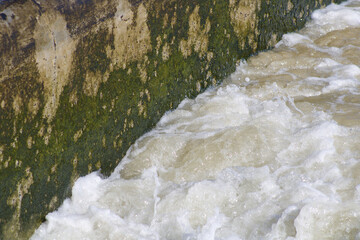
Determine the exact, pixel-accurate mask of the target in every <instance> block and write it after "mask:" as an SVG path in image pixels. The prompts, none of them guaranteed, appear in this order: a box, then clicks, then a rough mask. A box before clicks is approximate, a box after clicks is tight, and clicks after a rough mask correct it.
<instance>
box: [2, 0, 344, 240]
mask: <svg viewBox="0 0 360 240" xmlns="http://www.w3.org/2000/svg"><path fill="white" fill-rule="evenodd" d="M340 1H341V0H337V1H336V2H340ZM329 3H331V1H330V0H67V1H66V0H9V1H6V0H5V1H1V2H0V183H1V184H0V188H1V189H0V190H1V191H0V194H1V195H0V229H1V230H0V239H4V240H5V239H26V238H28V237H29V236H30V235H31V234H32V233H33V231H34V229H35V228H36V227H38V226H39V224H40V223H41V222H42V221H43V220H44V218H45V215H46V214H47V213H48V212H49V211H52V210H55V209H56V208H57V207H58V206H59V205H60V204H61V202H62V201H63V200H64V199H65V198H66V197H69V194H70V193H71V186H72V184H73V182H74V181H75V180H76V179H77V178H78V177H80V176H83V175H86V174H87V173H89V172H91V171H96V170H99V169H101V172H102V173H103V174H104V176H106V175H108V174H110V173H111V171H112V170H113V169H114V167H115V166H116V165H117V164H118V163H119V162H120V160H121V159H122V157H123V156H124V154H125V153H126V151H127V149H128V148H129V146H130V145H131V144H132V143H134V141H135V140H136V139H137V138H138V137H139V136H141V135H142V134H143V133H145V132H146V131H148V130H149V129H151V128H152V127H153V126H154V125H155V124H156V122H157V121H158V120H159V119H160V117H161V116H162V115H163V114H164V113H165V112H166V111H168V110H170V109H174V108H175V107H176V106H177V105H178V104H179V102H180V101H181V100H182V99H184V98H185V97H190V98H192V97H194V96H196V95H197V94H198V93H200V92H202V91H203V90H204V89H205V88H206V87H208V86H211V85H216V84H218V83H219V82H220V81H221V80H222V79H223V78H224V77H226V76H228V75H229V74H230V73H231V72H233V71H234V70H235V66H236V62H238V61H239V60H240V59H243V58H247V57H249V56H250V55H251V54H254V53H256V52H258V51H262V50H265V49H269V48H271V47H272V46H274V44H275V43H276V42H277V41H278V40H279V39H280V38H281V36H282V34H284V33H286V32H289V31H294V30H297V29H299V28H300V27H302V26H304V23H305V21H306V20H307V19H308V18H309V16H310V13H311V11H313V10H314V9H316V8H319V7H321V6H325V5H327V4H329Z"/></svg>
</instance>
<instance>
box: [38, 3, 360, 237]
mask: <svg viewBox="0 0 360 240" xmlns="http://www.w3.org/2000/svg"><path fill="white" fill-rule="evenodd" d="M46 219H47V221H46V222H45V223H44V224H43V225H42V226H41V227H40V228H39V229H38V230H37V231H36V232H35V234H34V235H33V237H32V240H37V239H67V240H68V239H203V240H211V239H232V240H235V239H288V240H290V239H305V240H310V239H317V240H318V239H341V240H343V239H360V1H359V0H357V1H348V2H346V3H345V4H343V5H330V6H329V7H327V8H325V9H321V10H318V11H316V12H314V14H313V15H312V21H311V22H309V23H308V24H307V25H306V28H305V29H303V30H301V31H300V32H298V33H291V34H287V35H285V36H284V37H283V39H282V41H280V42H279V43H278V44H277V45H276V47H275V49H273V50H272V51H268V52H263V53H260V54H259V55H257V56H255V57H252V58H250V59H249V60H248V61H247V62H245V61H244V62H242V63H241V64H239V66H238V68H237V70H236V72H235V73H234V74H232V76H231V77H230V78H228V79H227V80H225V82H224V83H223V84H222V85H221V86H219V87H216V88H212V89H209V90H208V91H207V92H205V93H203V94H201V95H199V96H198V97H197V98H196V99H195V100H189V99H185V100H184V101H183V102H182V103H181V104H180V106H179V107H178V109H177V110H175V111H173V112H169V113H167V114H166V115H165V116H163V118H162V119H161V121H160V122H159V123H158V124H157V126H156V128H155V129H153V130H152V131H151V132H149V133H148V134H146V135H144V136H143V137H141V138H140V139H139V140H137V142H136V143H135V144H134V145H133V146H132V147H131V148H130V150H129V151H128V154H127V156H126V157H125V158H124V159H123V161H122V162H121V164H120V165H119V166H118V167H117V168H116V170H115V171H114V173H113V174H112V175H111V176H110V177H109V178H107V179H103V178H102V177H101V176H100V175H99V173H92V174H90V175H88V176H86V177H83V178H80V179H79V180H78V181H77V182H76V183H75V186H74V188H73V193H72V198H71V199H67V200H66V201H65V202H64V203H63V205H62V206H61V207H60V209H59V210H58V211H56V212H53V213H50V214H48V215H47V217H46Z"/></svg>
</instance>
